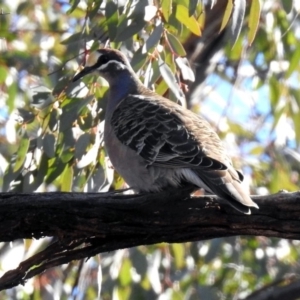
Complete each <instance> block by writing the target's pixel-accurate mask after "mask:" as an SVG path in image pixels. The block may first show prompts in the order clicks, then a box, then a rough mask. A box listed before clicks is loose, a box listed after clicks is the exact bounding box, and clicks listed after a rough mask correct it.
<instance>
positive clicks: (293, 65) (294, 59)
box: [284, 47, 300, 78]
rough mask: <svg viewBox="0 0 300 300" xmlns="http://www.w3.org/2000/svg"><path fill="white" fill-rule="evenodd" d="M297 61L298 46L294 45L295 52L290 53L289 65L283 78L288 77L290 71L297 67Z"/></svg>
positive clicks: (298, 58) (298, 57)
mask: <svg viewBox="0 0 300 300" xmlns="http://www.w3.org/2000/svg"><path fill="white" fill-rule="evenodd" d="M299 61H300V48H299V47H296V49H295V52H294V53H293V55H292V58H291V60H290V65H289V68H288V70H287V71H286V73H285V76H284V77H285V78H289V77H290V76H291V75H292V73H293V72H294V71H295V70H296V69H297V68H299Z"/></svg>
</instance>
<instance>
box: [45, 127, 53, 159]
mask: <svg viewBox="0 0 300 300" xmlns="http://www.w3.org/2000/svg"><path fill="white" fill-rule="evenodd" d="M43 149H44V152H45V153H46V155H47V156H48V157H49V158H52V157H54V155H55V136H54V135H53V134H51V133H46V135H45V137H44V138H43Z"/></svg>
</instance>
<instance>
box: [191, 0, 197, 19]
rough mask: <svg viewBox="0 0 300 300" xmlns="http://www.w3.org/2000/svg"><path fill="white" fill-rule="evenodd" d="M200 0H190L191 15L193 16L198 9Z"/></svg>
mask: <svg viewBox="0 0 300 300" xmlns="http://www.w3.org/2000/svg"><path fill="white" fill-rule="evenodd" d="M198 2H199V1H198V0H190V1H189V17H190V16H192V15H193V14H194V13H195V11H196V9H197V6H198Z"/></svg>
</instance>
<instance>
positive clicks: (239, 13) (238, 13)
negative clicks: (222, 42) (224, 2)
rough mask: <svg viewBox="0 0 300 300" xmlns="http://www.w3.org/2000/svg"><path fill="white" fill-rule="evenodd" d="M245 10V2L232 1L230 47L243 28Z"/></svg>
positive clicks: (244, 0) (242, 0) (243, 0)
mask: <svg viewBox="0 0 300 300" xmlns="http://www.w3.org/2000/svg"><path fill="white" fill-rule="evenodd" d="M245 10H246V0H234V6H233V12H232V24H231V39H232V41H233V45H232V47H233V46H234V45H235V43H236V41H237V39H238V37H239V35H240V33H241V29H242V26H243V22H244V18H245Z"/></svg>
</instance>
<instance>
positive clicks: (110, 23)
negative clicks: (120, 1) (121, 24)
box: [105, 1, 119, 41]
mask: <svg viewBox="0 0 300 300" xmlns="http://www.w3.org/2000/svg"><path fill="white" fill-rule="evenodd" d="M105 18H106V24H107V28H108V33H109V38H110V39H111V40H112V41H113V40H114V39H115V37H116V35H117V29H118V19H119V14H118V5H117V4H116V3H114V2H113V1H108V2H107V3H106V5H105Z"/></svg>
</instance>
